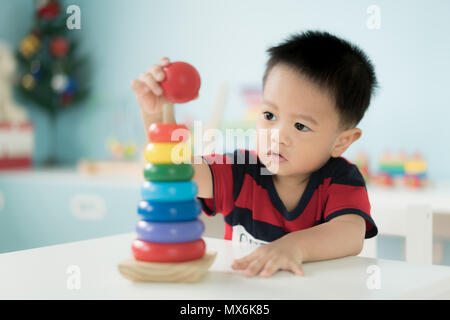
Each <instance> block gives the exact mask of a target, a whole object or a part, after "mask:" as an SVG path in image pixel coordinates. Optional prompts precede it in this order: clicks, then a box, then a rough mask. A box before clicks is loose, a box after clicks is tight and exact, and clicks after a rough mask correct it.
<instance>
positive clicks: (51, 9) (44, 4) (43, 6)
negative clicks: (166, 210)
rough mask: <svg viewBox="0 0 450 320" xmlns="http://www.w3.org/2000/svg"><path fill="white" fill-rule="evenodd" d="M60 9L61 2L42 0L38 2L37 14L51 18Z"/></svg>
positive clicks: (44, 17)
mask: <svg viewBox="0 0 450 320" xmlns="http://www.w3.org/2000/svg"><path fill="white" fill-rule="evenodd" d="M59 11H60V7H59V4H58V3H57V2H54V1H41V3H38V10H37V12H36V14H37V16H38V17H39V18H42V19H46V20H50V19H53V18H55V17H56V16H57V15H58V13H59Z"/></svg>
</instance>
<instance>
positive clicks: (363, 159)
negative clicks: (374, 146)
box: [354, 151, 370, 183]
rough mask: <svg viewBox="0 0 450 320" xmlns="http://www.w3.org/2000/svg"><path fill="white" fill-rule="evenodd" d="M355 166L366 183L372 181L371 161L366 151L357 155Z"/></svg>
mask: <svg viewBox="0 0 450 320" xmlns="http://www.w3.org/2000/svg"><path fill="white" fill-rule="evenodd" d="M354 163H355V165H356V166H357V167H358V169H359V171H360V172H361V174H362V176H363V178H364V180H365V181H366V183H368V182H369V181H370V171H369V159H368V157H367V154H366V153H365V152H364V151H359V152H358V153H357V154H356V159H355V161H354Z"/></svg>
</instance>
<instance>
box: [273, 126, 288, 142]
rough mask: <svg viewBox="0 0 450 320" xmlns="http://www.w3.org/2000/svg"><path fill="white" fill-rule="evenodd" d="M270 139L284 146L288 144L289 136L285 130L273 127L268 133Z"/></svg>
mask: <svg viewBox="0 0 450 320" xmlns="http://www.w3.org/2000/svg"><path fill="white" fill-rule="evenodd" d="M270 139H271V141H272V143H275V144H283V145H285V146H288V145H289V137H288V135H287V134H286V130H285V129H283V128H282V129H279V128H276V129H273V130H272V132H271V134H270Z"/></svg>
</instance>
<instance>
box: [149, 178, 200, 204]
mask: <svg viewBox="0 0 450 320" xmlns="http://www.w3.org/2000/svg"><path fill="white" fill-rule="evenodd" d="M197 191H198V188H197V184H196V183H195V182H194V181H191V180H189V181H175V182H172V181H171V182H167V181H165V182H161V181H147V180H146V181H144V182H143V183H142V187H141V196H142V199H143V200H150V201H186V200H192V199H194V198H195V197H196V196H197Z"/></svg>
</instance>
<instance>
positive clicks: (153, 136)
mask: <svg viewBox="0 0 450 320" xmlns="http://www.w3.org/2000/svg"><path fill="white" fill-rule="evenodd" d="M178 129H180V130H179V131H177V132H175V134H174V137H173V138H174V139H173V140H172V134H173V133H174V131H175V130H178ZM189 137H190V131H189V129H188V128H187V127H186V126H185V125H184V124H177V123H152V124H151V125H150V127H149V128H148V139H149V140H150V142H186V141H188V140H189Z"/></svg>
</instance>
